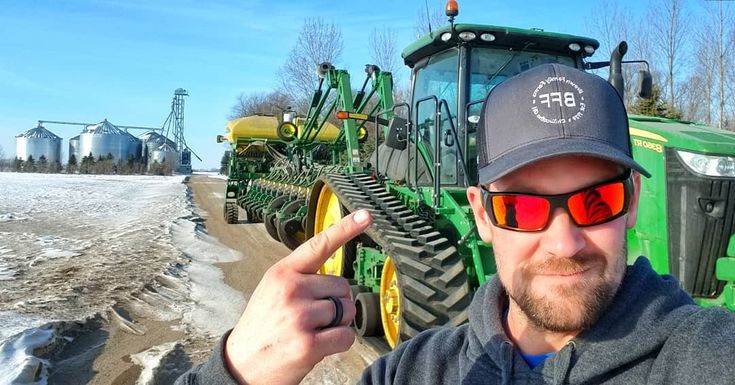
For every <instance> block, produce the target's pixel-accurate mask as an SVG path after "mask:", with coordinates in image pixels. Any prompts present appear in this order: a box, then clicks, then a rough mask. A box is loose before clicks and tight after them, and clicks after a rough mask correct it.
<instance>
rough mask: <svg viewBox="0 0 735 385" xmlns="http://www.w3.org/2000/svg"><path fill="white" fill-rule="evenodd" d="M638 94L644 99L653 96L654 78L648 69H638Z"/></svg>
mask: <svg viewBox="0 0 735 385" xmlns="http://www.w3.org/2000/svg"><path fill="white" fill-rule="evenodd" d="M638 96H639V97H641V98H643V99H650V98H651V96H653V78H652V77H651V72H649V71H648V70H640V71H638Z"/></svg>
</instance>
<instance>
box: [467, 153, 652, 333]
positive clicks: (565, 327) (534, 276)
mask: <svg viewBox="0 0 735 385" xmlns="http://www.w3.org/2000/svg"><path fill="white" fill-rule="evenodd" d="M621 172H622V168H621V167H619V166H617V165H615V164H614V163H611V162H608V161H604V160H601V159H597V158H591V157H579V156H565V157H557V158H552V159H549V160H543V161H539V162H536V163H533V164H531V165H529V166H525V167H523V168H521V169H519V170H517V171H515V172H513V173H511V174H508V175H506V176H505V177H503V178H501V179H499V180H498V181H496V182H494V183H492V184H491V185H490V186H489V190H490V191H499V192H528V193H536V194H563V193H567V192H571V191H575V190H579V189H580V188H584V187H587V186H590V185H594V184H596V183H599V182H603V181H606V180H609V179H611V178H614V177H616V176H618V175H620V174H621ZM635 175H636V176H635V181H636V182H635V193H634V194H633V195H634V196H633V198H632V200H631V205H630V209H629V214H628V215H625V216H622V217H620V218H617V219H615V220H613V221H611V222H607V223H603V224H599V225H595V226H590V227H577V226H576V225H575V224H574V222H572V219H571V218H570V217H569V214H568V213H567V212H566V211H565V210H564V209H563V208H557V209H555V211H553V212H552V213H551V214H550V218H549V223H548V225H547V227H546V228H545V229H544V230H542V231H538V232H518V231H513V230H507V229H502V228H499V227H495V226H493V225H492V223H491V222H490V220H489V217H488V215H487V213H486V212H485V209H484V207H483V204H482V194H481V192H480V190H479V189H478V188H476V187H473V188H470V189H468V192H467V195H468V198H469V200H470V204H471V205H472V208H473V211H474V214H475V220H476V222H477V226H478V231H479V233H480V236H481V237H482V238H483V240H485V241H486V242H492V243H493V250H494V253H495V262H496V266H497V270H498V271H497V272H498V276H499V278H500V281H501V282H502V284H503V286H504V287H505V289H506V291H507V292H508V294H509V296H510V298H511V301H512V302H514V303H515V304H516V305H517V308H520V310H521V311H522V312H523V313H524V315H525V317H526V318H528V320H529V321H531V323H532V324H533V325H534V326H536V327H537V328H539V329H541V330H548V331H553V332H575V331H580V330H583V329H585V328H588V327H589V326H591V325H592V324H593V323H594V322H595V321H596V320H597V319H598V317H599V315H600V313H601V312H602V311H603V310H604V309H605V307H606V306H607V305H608V304H609V302H610V300H612V297H613V296H614V295H615V292H616V291H617V288H618V286H619V285H620V282H621V280H622V278H623V274H624V272H625V264H626V262H625V261H626V254H627V253H626V241H625V234H626V229H627V228H629V227H632V226H633V225H634V224H635V211H636V209H637V195H638V193H637V191H638V186H639V177H638V175H637V174H635Z"/></svg>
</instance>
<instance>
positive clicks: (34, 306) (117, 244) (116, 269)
mask: <svg viewBox="0 0 735 385" xmlns="http://www.w3.org/2000/svg"><path fill="white" fill-rule="evenodd" d="M182 181H183V177H182V176H174V177H160V176H90V175H57V174H47V175H44V174H19V173H0V196H2V197H3V198H2V199H0V212H2V213H13V214H14V215H16V216H19V217H20V216H23V217H27V218H28V219H26V220H23V221H9V222H0V245H3V249H2V250H0V266H1V267H2V270H0V279H3V280H2V282H3V284H2V285H0V310H9V309H12V310H18V311H22V312H23V313H25V314H35V315H36V316H39V317H41V318H44V319H58V320H77V319H85V318H87V317H89V316H92V315H94V314H97V313H100V312H104V311H106V310H107V309H109V307H110V306H112V305H113V304H114V303H116V302H117V301H119V300H120V299H122V298H125V297H126V296H127V295H128V294H129V293H131V292H133V291H136V290H139V289H140V288H141V287H143V286H144V285H145V284H146V283H149V282H152V281H153V280H154V278H155V277H156V276H157V275H158V274H160V273H161V272H162V271H163V270H164V269H165V268H166V267H167V266H168V265H169V264H171V263H173V262H175V261H177V260H178V259H179V258H180V257H181V252H180V251H179V250H177V249H176V247H175V246H174V245H173V244H172V239H171V229H170V228H171V225H172V223H173V222H174V220H176V219H177V218H181V217H184V216H186V215H189V214H190V211H189V202H188V199H187V194H186V186H185V185H184V184H183V183H181V182H182ZM9 248H12V249H13V251H6V249H9ZM3 251H5V252H3ZM9 278H12V279H9ZM5 326H6V325H3V324H0V328H2V327H5Z"/></svg>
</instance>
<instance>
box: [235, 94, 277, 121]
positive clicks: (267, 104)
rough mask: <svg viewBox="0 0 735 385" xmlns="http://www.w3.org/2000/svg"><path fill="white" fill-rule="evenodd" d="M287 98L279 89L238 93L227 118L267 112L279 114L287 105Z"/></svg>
mask: <svg viewBox="0 0 735 385" xmlns="http://www.w3.org/2000/svg"><path fill="white" fill-rule="evenodd" d="M289 103H290V101H289V98H288V96H287V95H285V94H283V93H282V92H279V91H274V92H270V93H252V94H247V95H246V94H240V96H239V97H238V98H237V102H236V103H235V105H234V106H232V112H231V113H230V116H229V119H237V118H241V117H243V116H248V115H255V114H268V115H276V116H279V115H280V114H281V113H282V112H283V111H284V110H286V109H287V108H288V107H289V105H290V104H289Z"/></svg>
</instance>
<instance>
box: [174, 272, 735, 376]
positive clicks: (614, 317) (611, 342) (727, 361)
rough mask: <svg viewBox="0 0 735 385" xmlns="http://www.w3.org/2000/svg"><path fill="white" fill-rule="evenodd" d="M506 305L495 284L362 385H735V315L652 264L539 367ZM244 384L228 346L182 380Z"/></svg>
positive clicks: (629, 278)
mask: <svg viewBox="0 0 735 385" xmlns="http://www.w3.org/2000/svg"><path fill="white" fill-rule="evenodd" d="M505 306H506V295H505V293H504V292H503V288H502V286H501V285H500V282H499V280H498V279H497V278H495V279H493V280H491V281H490V282H488V283H487V284H486V285H483V286H482V287H481V288H480V289H479V290H478V292H477V293H476V294H475V297H474V298H473V300H472V304H471V305H470V315H469V319H470V321H469V323H468V324H465V325H462V326H460V327H457V328H438V329H432V330H427V331H425V332H423V333H421V334H419V335H418V336H416V337H414V338H412V339H411V340H409V341H407V342H405V343H403V344H401V345H400V346H399V347H398V348H397V349H396V350H395V351H393V352H391V353H389V354H386V355H384V356H383V357H381V358H379V359H378V360H377V361H375V362H374V363H373V364H372V365H371V366H370V367H368V368H367V369H365V372H364V373H363V376H362V379H361V383H362V384H365V385H368V384H417V385H418V384H421V385H424V384H735V364H733V363H732V361H733V358H735V314H733V313H731V312H729V311H727V310H724V309H719V308H716V309H703V308H701V307H698V306H696V305H694V303H693V302H692V299H691V298H690V297H689V296H688V295H687V294H686V293H685V292H684V291H683V290H681V289H680V288H679V284H678V282H677V281H676V280H675V279H674V278H673V277H671V276H659V275H657V274H656V273H655V272H654V271H653V269H652V268H651V265H650V264H649V262H648V260H647V259H645V258H639V259H638V260H637V261H636V263H635V265H633V266H629V267H628V269H627V271H626V274H625V278H624V279H623V283H622V285H621V287H620V289H619V290H618V293H617V295H616V296H615V299H614V300H613V303H612V304H611V305H610V307H609V308H608V309H607V311H606V312H605V313H604V314H603V315H602V316H601V318H600V320H599V321H598V322H597V324H595V326H594V327H592V328H591V329H589V330H586V331H584V332H583V333H581V334H579V335H578V336H577V337H576V338H574V339H573V340H571V341H570V342H569V343H567V344H566V346H565V347H564V348H563V349H561V350H560V351H559V352H557V353H556V355H554V356H553V357H552V358H549V359H547V360H546V361H545V362H544V363H542V364H540V365H538V366H537V367H536V368H534V369H531V368H529V366H528V364H526V361H524V360H523V358H522V357H521V356H520V355H519V354H518V352H517V351H516V349H515V347H514V346H513V344H512V343H511V342H510V340H509V339H508V337H507V336H506V335H505V332H504V329H503V326H502V323H501V315H502V312H503V310H504V308H505ZM225 338H226V336H225ZM223 341H224V338H223ZM234 383H235V382H234V380H233V379H232V377H230V375H229V374H228V373H227V369H226V368H225V366H224V362H223V359H222V343H220V345H219V346H218V347H217V348H216V349H215V351H214V353H213V354H212V355H211V357H210V359H209V360H208V361H207V362H206V363H205V364H203V365H202V366H199V367H197V368H194V369H193V370H192V371H190V372H188V373H186V374H184V375H183V376H182V377H181V378H179V379H178V380H177V381H176V384H180V385H184V384H192V385H194V384H234Z"/></svg>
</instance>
